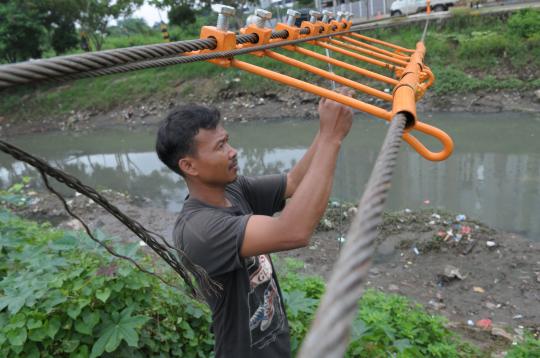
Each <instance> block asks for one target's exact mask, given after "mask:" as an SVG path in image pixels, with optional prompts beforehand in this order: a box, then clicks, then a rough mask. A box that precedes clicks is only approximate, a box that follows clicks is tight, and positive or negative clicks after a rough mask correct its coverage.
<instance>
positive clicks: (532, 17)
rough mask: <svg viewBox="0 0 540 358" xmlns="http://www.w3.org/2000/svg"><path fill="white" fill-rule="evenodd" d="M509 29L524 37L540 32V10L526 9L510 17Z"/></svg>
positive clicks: (512, 32) (514, 33)
mask: <svg viewBox="0 0 540 358" xmlns="http://www.w3.org/2000/svg"><path fill="white" fill-rule="evenodd" d="M508 31H509V32H510V33H511V34H513V35H516V36H519V37H522V38H529V37H532V36H534V35H538V34H540V11H538V10H533V9H525V10H521V11H520V12H517V13H515V14H513V15H512V16H511V17H510V19H508Z"/></svg>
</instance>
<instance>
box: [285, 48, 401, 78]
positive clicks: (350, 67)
mask: <svg viewBox="0 0 540 358" xmlns="http://www.w3.org/2000/svg"><path fill="white" fill-rule="evenodd" d="M293 48H294V51H296V52H298V53H300V54H302V55H306V56H310V57H313V58H314V59H316V60H319V61H324V62H326V63H330V64H332V65H335V66H339V67H341V68H344V69H346V70H349V71H352V72H356V73H358V74H359V75H362V76H365V77H369V78H371V79H374V80H377V81H381V82H384V83H387V84H389V85H392V86H396V85H397V84H398V83H399V81H398V80H396V79H394V78H391V77H388V76H384V75H381V74H378V73H376V72H373V71H369V70H366V69H363V68H360V67H356V66H354V65H351V64H349V63H347V62H343V61H340V60H336V59H335V58H332V57H328V56H324V55H322V54H320V53H318V52H315V51H311V50H308V49H305V48H303V47H299V46H294V47H293ZM286 49H289V47H286Z"/></svg>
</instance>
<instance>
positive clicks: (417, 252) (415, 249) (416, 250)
mask: <svg viewBox="0 0 540 358" xmlns="http://www.w3.org/2000/svg"><path fill="white" fill-rule="evenodd" d="M413 251H414V253H415V254H416V255H420V251H418V248H417V247H416V246H415V247H413Z"/></svg>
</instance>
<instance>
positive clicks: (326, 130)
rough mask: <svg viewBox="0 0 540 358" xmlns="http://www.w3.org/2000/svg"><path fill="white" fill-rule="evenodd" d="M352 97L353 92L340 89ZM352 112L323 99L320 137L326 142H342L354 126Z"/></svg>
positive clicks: (321, 103) (343, 106)
mask: <svg viewBox="0 0 540 358" xmlns="http://www.w3.org/2000/svg"><path fill="white" fill-rule="evenodd" d="M337 92H340V93H342V94H344V95H347V96H351V95H352V90H348V89H344V88H340V89H338V90H337ZM352 117H353V113H352V110H351V109H350V108H349V107H347V106H345V105H343V104H341V103H338V102H335V101H332V100H330V99H326V98H321V100H320V102H319V118H320V135H321V138H322V139H325V140H337V141H339V142H341V140H343V138H345V137H346V136H347V134H348V133H349V130H350V129H351V126H352Z"/></svg>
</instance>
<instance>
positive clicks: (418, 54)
mask: <svg viewBox="0 0 540 358" xmlns="http://www.w3.org/2000/svg"><path fill="white" fill-rule="evenodd" d="M425 53H426V48H425V46H424V44H423V43H422V42H419V43H417V44H416V51H415V52H414V53H413V54H412V56H411V62H409V64H408V65H407V67H406V68H405V70H404V71H403V74H402V76H401V78H400V80H399V84H398V85H397V86H396V88H395V89H394V101H393V103H392V116H394V115H396V114H397V113H404V114H405V115H406V116H407V117H408V118H409V119H412V120H414V124H413V126H412V128H413V129H417V130H419V131H421V132H423V133H426V134H428V135H431V136H433V137H435V138H437V139H438V140H439V141H440V142H441V143H442V145H443V149H442V150H441V151H440V152H438V153H434V152H432V151H430V150H429V149H427V148H426V147H425V146H424V145H423V144H422V143H421V142H420V141H419V140H418V139H416V138H415V137H413V136H412V135H411V134H410V133H406V134H404V135H403V139H404V140H405V141H406V142H407V143H409V144H410V145H411V146H412V147H413V148H414V149H415V150H416V151H417V152H418V153H419V154H420V155H421V156H423V157H424V158H426V159H429V160H434V161H439V160H444V159H446V158H448V157H449V156H450V154H452V151H453V149H454V143H453V142H452V139H451V138H450V137H449V136H448V135H447V134H446V133H444V132H443V131H442V130H440V129H438V128H435V127H433V126H430V125H428V124H426V123H422V122H420V121H418V120H417V117H416V95H417V90H418V89H419V82H420V69H421V68H422V63H423V61H424V54H425ZM408 129H410V127H409V128H408Z"/></svg>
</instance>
